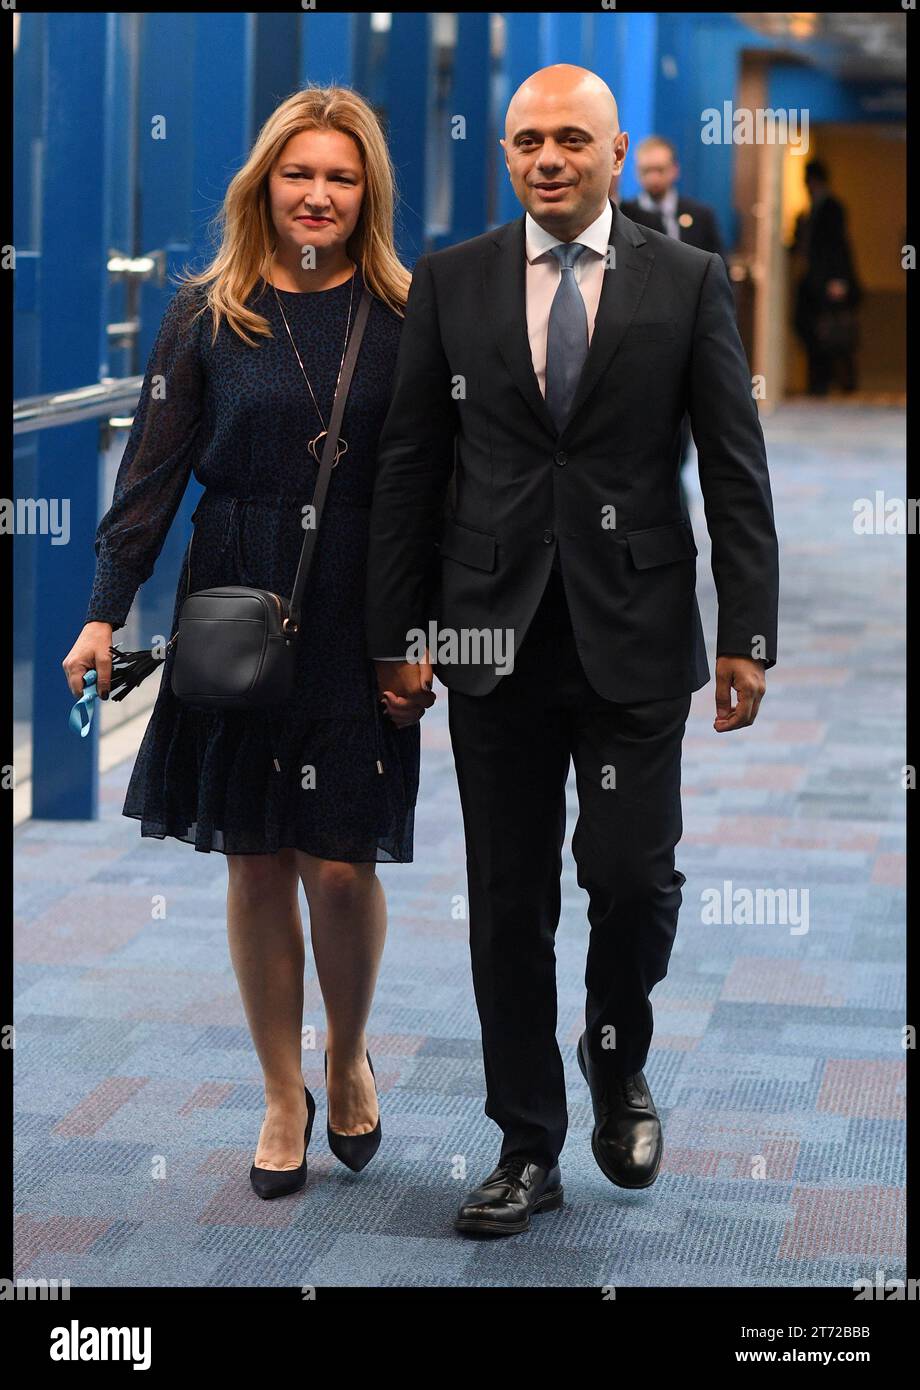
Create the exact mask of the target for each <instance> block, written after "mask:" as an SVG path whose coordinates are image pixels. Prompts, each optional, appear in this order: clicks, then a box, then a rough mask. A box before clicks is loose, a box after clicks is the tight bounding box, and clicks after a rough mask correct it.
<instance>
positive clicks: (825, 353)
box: [792, 193, 863, 396]
mask: <svg viewBox="0 0 920 1390" xmlns="http://www.w3.org/2000/svg"><path fill="white" fill-rule="evenodd" d="M792 249H793V250H794V251H798V252H800V253H801V254H802V257H803V259H804V261H805V273H804V275H803V276H802V278H801V279H800V280H799V283H798V285H797V286H796V291H795V328H796V331H797V332H798V334H799V337H800V338H801V339H802V342H803V344H804V346H805V350H806V352H807V354H808V390H809V393H810V394H811V395H816V396H823V395H826V394H827V391H828V388H829V387H830V385H831V382H832V380H833V377H834V369H835V366H838V365H839V367H840V368H841V376H842V379H843V385H844V387H845V389H847V390H850V391H852V390H855V388H856V366H855V361H854V351H855V348H856V343H857V336H858V335H857V325H856V320H855V316H854V313H853V311H854V310H855V309H856V308H857V306H858V305H859V304H860V302H861V301H862V297H863V294H862V286H861V285H860V282H859V277H858V275H857V273H856V267H855V265H854V262H853V254H852V251H851V249H850V239H849V237H848V235H847V228H846V210H845V209H844V206H843V204H842V203H841V202H840V200H839V198H835V197H834V195H833V194H832V193H824V194H822V195H821V196H820V197H816V198H815V199H814V201H813V203H812V206H811V208H810V210H809V211H808V212H802V213H799V216H798V217H797V218H796V223H795V234H794V239H793V245H792ZM832 280H842V281H843V282H844V283H845V284H846V293H845V294H844V295H843V297H842V298H840V299H836V300H833V301H831V300H829V299H828V294H827V286H828V282H829V281H832ZM835 320H839V321H840V322H841V323H843V322H845V324H846V327H845V328H843V329H842V332H841V329H840V328H838V329H837V331H836V333H835V334H834V336H832V337H830V338H828V327H829V325H833V324H834V321H835ZM828 321H829V323H828Z"/></svg>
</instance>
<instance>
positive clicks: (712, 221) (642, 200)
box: [620, 135, 725, 520]
mask: <svg viewBox="0 0 920 1390" xmlns="http://www.w3.org/2000/svg"><path fill="white" fill-rule="evenodd" d="M635 160H636V176H637V177H638V179H639V182H640V184H641V185H642V192H641V193H640V194H639V196H638V198H625V199H624V200H623V202H622V203H621V204H620V209H621V211H622V212H624V213H625V214H626V216H627V217H629V218H630V219H631V220H632V221H633V222H637V223H638V224H639V226H640V227H651V228H652V229H653V230H654V231H656V232H662V233H663V234H664V235H665V236H670V237H674V239H675V241H683V242H685V243H686V245H687V246H698V247H699V248H700V250H701V251H713V252H715V254H716V255H717V256H721V257H722V259H723V261H724V260H725V248H724V247H723V245H722V238H721V237H720V236H719V227H718V223H717V222H716V215H715V212H714V211H713V209H712V208H711V207H710V206H709V205H708V203H701V202H700V201H699V199H698V198H688V197H687V196H686V194H684V193H679V192H678V190H677V180H678V179H679V178H680V165H679V163H678V162H677V146H676V145H675V144H674V143H673V141H671V140H668V139H666V138H665V137H664V136H663V135H648V136H646V138H645V139H644V140H640V141H639V144H638V145H637V146H636V154H635ZM689 453H690V422H689V420H688V419H687V416H686V415H685V416H684V418H683V422H682V424H681V433H680V466H681V469H683V466H684V464H685V463H686V461H687V458H688V456H689ZM680 509H681V511H682V513H683V515H684V516H685V517H687V519H688V520H689V518H690V503H689V499H688V497H687V493H686V489H685V487H684V483H683V478H681V485H680Z"/></svg>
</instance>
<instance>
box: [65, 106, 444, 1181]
mask: <svg viewBox="0 0 920 1390" xmlns="http://www.w3.org/2000/svg"><path fill="white" fill-rule="evenodd" d="M392 216H393V179H392V168H391V165H390V161H389V157H388V154H387V150H386V145H385V142H384V138H383V134H382V131H381V129H380V126H379V123H378V121H377V118H376V116H375V115H374V113H373V111H372V110H371V108H370V107H369V106H367V104H366V103H365V102H364V101H363V100H362V99H361V98H360V97H359V96H357V95H356V94H355V93H354V92H351V91H349V90H347V89H342V88H334V89H325V90H323V89H316V88H311V89H307V90H305V91H302V92H298V93H296V94H295V95H294V96H293V97H290V98H289V99H287V100H286V101H285V102H284V103H282V105H281V106H279V107H278V109H277V110H276V111H275V112H274V114H273V115H272V116H271V117H270V118H269V120H268V121H267V122H266V124H265V126H264V127H263V129H262V131H261V133H260V135H259V137H258V139H257V141H256V144H255V145H254V147H253V150H252V152H251V154H250V157H249V160H248V162H247V163H246V165H245V166H244V167H243V168H242V169H241V170H240V172H239V173H238V174H237V175H236V176H235V178H234V179H233V181H232V183H231V184H230V187H229V189H228V191H227V195H226V198H225V202H224V209H223V223H224V234H223V240H222V244H221V246H220V250H219V252H218V254H217V255H216V257H215V258H214V260H213V262H212V263H211V265H210V266H209V267H208V268H207V270H206V271H204V272H202V273H201V274H200V275H197V276H190V277H188V278H187V279H186V280H185V282H184V283H183V284H182V285H181V287H180V288H179V289H178V291H177V292H176V294H175V295H174V297H173V298H172V299H171V301H170V303H169V304H168V306H167V309H166V312H165V314H164V317H163V320H162V323H161V326H160V330H159V333H158V336H157V339H156V343H155V345H154V348H153V350H152V353H151V355H150V359H149V362H148V365H147V371H146V375H145V378H144V384H143V389H142V391H141V396H140V400H139V403H138V407H137V411H136V414H135V419H134V423H133V426H132V430H131V434H130V437H129V440H128V444H127V447H126V450H125V454H124V458H123V460H122V462H121V465H120V468H119V472H118V477H117V481H116V485H115V492H114V497H113V501H112V505H111V508H110V510H109V511H108V512H107V513H106V515H105V516H104V517H103V519H102V521H101V522H100V524H99V529H98V531H97V535H96V555H97V564H96V574H95V581H94V585H93V591H92V595H91V598H90V601H89V605H88V608H87V612H86V622H87V626H86V627H85V628H84V630H83V632H82V633H81V635H80V638H79V639H78V641H77V643H76V644H75V646H74V648H73V650H72V652H71V653H70V654H69V656H68V658H67V659H66V660H65V662H64V663H63V664H64V666H65V670H66V671H67V675H68V679H69V681H70V684H71V688H72V689H73V690H74V691H75V693H77V694H79V693H80V692H81V689H82V673H83V672H84V671H86V670H88V669H90V668H92V667H95V668H96V670H97V671H98V681H99V689H100V693H103V694H106V693H107V691H108V685H109V679H110V673H111V666H110V661H109V657H108V646H109V643H110V641H111V633H112V631H114V630H117V629H118V628H120V627H122V626H123V625H124V623H125V621H126V618H127V614H128V611H129V609H130V607H131V603H132V601H133V598H134V595H135V592H136V590H137V588H138V586H139V585H140V584H141V583H142V582H143V581H144V580H145V579H146V578H148V577H149V575H150V573H151V572H152V570H153V566H154V562H155V560H156V557H157V556H158V554H159V553H160V550H161V548H162V545H163V541H164V538H165V536H166V533H167V531H168V529H169V526H170V524H171V522H172V520H173V518H174V516H175V514H176V511H177V508H178V506H179V503H180V501H181V499H182V496H183V494H184V492H185V489H186V486H187V484H188V481H189V478H190V476H191V474H192V473H194V475H195V477H196V478H197V479H198V481H199V482H200V483H202V484H203V485H204V488H205V491H204V493H203V495H202V497H201V500H200V501H199V503H198V505H197V507H196V509H195V512H194V514H193V518H192V520H193V522H194V533H193V536H192V540H191V542H190V545H189V547H188V548H187V550H186V554H185V560H184V562H183V566H182V571H181V574H180V577H179V582H178V586H177V591H176V602H175V611H174V615H173V626H172V629H171V631H172V632H175V631H176V628H177V624H178V613H179V608H180V606H181V603H182V600H183V599H184V597H185V593H186V589H187V586H188V585H189V567H190V570H191V574H190V588H191V590H192V591H194V590H195V589H205V588H210V587H211V586H214V585H221V584H245V585H253V586H256V587H258V588H264V589H270V590H273V591H275V592H277V593H280V594H283V595H285V596H289V595H290V593H291V590H292V588H293V583H294V576H295V573H296V569H297V562H298V558H299V555H300V550H301V546H302V544H303V537H304V530H303V518H304V508H305V507H307V506H308V505H309V503H310V501H311V498H312V496H313V490H314V487H315V483H316V478H317V475H318V471H319V466H318V463H317V460H316V458H315V457H314V455H313V453H312V452H311V449H310V442H311V440H314V439H315V438H316V436H317V435H318V434H319V433H320V432H321V431H322V430H323V428H324V427H325V426H326V425H327V424H328V423H329V418H330V415H331V411H332V401H333V395H334V392H335V385H336V380H337V376H338V373H339V371H340V367H341V362H342V358H343V356H344V351H345V344H346V338H347V334H348V333H350V330H351V327H352V326H353V324H354V319H355V315H356V313H357V309H358V304H359V302H360V297H361V292H362V289H363V287H364V285H365V284H366V285H367V286H368V288H369V289H370V290H371V292H372V294H373V299H372V303H371V309H370V314H369V316H368V320H367V324H366V328H365V334H364V338H363V341H362V343H361V347H360V351H359V354H358V358H357V362H356V365H355V372H354V378H353V381H352V385H351V389H350V391H349V395H348V399H347V405H346V408H345V414H344V419H343V422H342V428H341V431H340V439H341V440H342V441H343V443H344V446H345V447H344V448H343V447H342V446H340V449H341V452H340V456H339V461H338V463H337V464H336V466H335V468H334V469H333V471H332V475H331V479H330V484H329V490H328V493H327V496H326V501H325V505H324V510H323V514H322V519H321V522H320V526H319V534H318V537H317V543H316V549H315V551H314V557H313V563H312V566H311V569H310V572H309V576H308V580H307V587H306V591H305V594H304V600H303V605H302V620H301V629H300V637H299V639H298V655H297V662H298V666H297V676H296V680H295V691H294V694H293V695H292V697H291V698H290V699H289V700H288V701H286V702H285V703H284V704H283V705H280V706H276V707H274V708H272V709H267V710H235V711H226V712H211V711H207V710H198V709H195V708H193V707H191V706H188V705H186V704H184V703H183V702H182V701H180V700H178V699H177V698H176V697H175V696H174V695H173V693H172V690H171V685H170V670H171V659H172V655H173V649H169V650H168V652H167V655H166V659H165V663H164V667H163V673H162V678H161V683H160V688H159V692H158V695H157V699H156V703H155V705H154V708H153V712H152V715H151V718H150V722H149V724H148V726H147V730H146V733H145V735H144V738H143V741H142V743H141V746H140V750H139V752H138V755H137V760H136V762H135V764H134V769H133V772H132V775H131V779H130V783H129V786H128V791H127V795H126V798H125V803H124V809H123V814H124V815H126V816H130V817H133V818H135V819H136V820H138V821H139V822H140V833H141V835H143V836H155V837H157V838H160V839H162V838H164V837H165V836H170V837H174V838H176V839H179V840H183V841H185V842H187V843H188V844H191V845H193V846H194V847H195V849H196V850H200V851H203V852H209V851H211V850H217V851H219V852H220V853H222V854H225V855H226V856H227V861H228V876H229V883H228V895H227V917H228V933H229V942H230V953H231V957H232V960H233V965H234V969H235V971H236V974H237V978H238V981H239V984H240V989H241V994H242V998H243V1004H244V1007H245V1011H246V1014H247V1018H248V1020H249V1024H250V1028H251V1030H252V1035H253V1041H254V1044H255V1047H256V1050H257V1052H258V1055H259V1059H260V1061H261V1064H262V1068H263V1072H264V1076H265V1097H266V1118H265V1122H264V1124H263V1126H262V1131H261V1134H260V1137H259V1144H258V1147H257V1150H256V1155H255V1167H257V1168H258V1169H259V1170H260V1173H259V1174H258V1175H254V1177H253V1186H254V1188H255V1189H256V1191H258V1192H259V1194H260V1195H262V1196H274V1195H281V1194H282V1193H283V1192H284V1191H292V1190H295V1189H296V1187H297V1186H302V1184H303V1180H304V1179H305V1177H306V1146H305V1135H306V1137H307V1138H308V1137H309V1136H308V1131H309V1129H310V1128H312V1119H313V1114H312V1105H313V1098H312V1096H311V1095H310V1093H309V1091H308V1090H306V1088H305V1087H304V1083H303V1077H302V1074H301V1033H302V1013H303V971H304V939H303V928H302V922H301V918H300V910H299V905H298V891H299V884H300V882H302V883H303V885H304V890H305V894H306V897H307V901H308V905H309V910H310V929H311V938H312V944H313V951H314V957H315V961H316V969H317V975H318V978H319V983H320V987H321V989H322V992H323V998H324V1003H325V1008H326V1019H327V1038H326V1051H327V1060H328V1077H327V1097H328V1107H329V1114H328V1122H329V1124H330V1126H331V1129H332V1131H333V1132H334V1133H335V1134H336V1135H337V1136H343V1135H344V1136H351V1137H352V1138H351V1147H350V1148H349V1147H348V1145H347V1144H342V1143H341V1141H340V1140H336V1141H333V1140H330V1142H332V1143H333V1147H334V1149H336V1151H340V1153H339V1156H340V1157H343V1161H345V1162H347V1163H348V1164H349V1166H352V1167H359V1166H363V1164H364V1162H366V1161H367V1159H368V1158H369V1157H370V1156H372V1153H373V1151H374V1148H375V1147H376V1144H377V1143H379V1134H380V1124H379V1112H378V1107H377V1098H376V1090H375V1085H374V1079H373V1075H372V1070H371V1063H370V1057H369V1055H368V1053H367V1048H366V1038H365V1032H364V1029H365V1024H366V1021H367V1018H368V1015H369V1012H370V1007H371V1003H372V999H373V991H374V984H375V980H376V975H377V970H378V966H379V961H380V956H381V953H382V950H383V943H384V938H385V932H386V903H385V899H384V894H383V889H382V885H381V883H380V881H379V879H378V878H377V876H376V871H375V866H376V864H377V863H379V862H390V863H393V862H395V863H408V862H410V861H411V859H412V847H413V820H414V810H415V801H416V796H417V792H418V780H419V745H420V739H419V722H418V721H419V719H420V717H421V715H422V714H423V713H424V706H425V705H427V704H430V703H431V702H432V700H433V698H434V696H433V695H431V694H428V695H427V696H425V697H423V703H418V704H414V705H413V704H411V703H410V702H407V701H400V700H397V699H396V698H395V697H393V698H389V697H388V698H387V699H386V700H385V702H384V705H381V702H380V696H379V693H378V689H377V684H378V682H377V677H378V674H380V675H381V676H382V677H383V676H384V675H385V673H386V671H387V669H388V668H387V667H386V666H380V667H378V668H377V669H375V663H374V661H373V660H372V659H371V655H370V654H368V652H367V650H366V644H365V634H364V591H365V579H366V552H367V538H368V520H369V510H370V504H371V499H372V494H373V487H374V475H375V462H376V445H377V439H378V436H379V434H380V430H381V427H382V425H383V421H384V417H385V415H386V412H387V407H388V404H389V394H390V385H391V378H392V373H393V369H394V365H395V361H396V354H397V349H398V345H399V335H400V327H401V322H402V313H403V309H404V305H405V302H406V298H407V295H408V287H409V283H410V277H409V274H408V272H407V271H406V270H405V267H403V266H402V265H401V264H400V262H399V261H398V259H397V257H396V254H395V251H394V249H393V240H392ZM309 248H312V252H311V250H310V249H309ZM311 257H312V259H311ZM305 262H306V263H307V266H306V268H305ZM215 323H216V324H217V331H216V336H215V333H214V325H215ZM264 324H267V326H268V329H270V336H268V335H267V334H266V332H265V331H264V329H263V328H262V325H264ZM260 330H261V331H260ZM292 340H293V341H292ZM295 348H296V351H295ZM298 355H299V359H300V360H299V361H298ZM314 447H315V449H316V453H320V452H321V447H322V440H320V441H319V443H318V444H317V445H315V446H314ZM372 655H373V656H374V657H379V656H381V655H382V656H386V657H390V656H391V655H393V654H390V653H382V654H381V653H373V654H372ZM422 675H423V678H427V680H428V681H429V683H430V669H427V670H426V668H423V672H422ZM385 685H386V682H385V680H383V686H384V687H385ZM353 1136H365V1137H364V1139H362V1140H356V1139H355V1138H354V1137H353ZM282 1175H284V1176H282ZM257 1179H258V1180H257Z"/></svg>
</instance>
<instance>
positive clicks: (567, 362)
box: [546, 241, 588, 433]
mask: <svg viewBox="0 0 920 1390" xmlns="http://www.w3.org/2000/svg"><path fill="white" fill-rule="evenodd" d="M551 249H552V254H553V255H554V256H555V257H556V259H557V260H558V261H559V264H560V265H561V267H562V273H561V275H560V277H559V288H558V289H557V290H556V294H555V296H554V298H553V303H552V308H551V309H550V311H549V328H548V330H547V334H546V404H547V407H548V409H549V413H550V414H551V415H552V417H553V419H554V421H555V422H556V428H557V429H558V430H559V431H560V433H561V431H562V427H563V425H564V424H565V421H566V418H567V417H568V413H569V408H570V407H571V404H572V401H573V399H574V396H575V388H576V386H577V385H578V378H579V377H580V376H581V369H582V367H583V366H584V361H585V358H586V357H587V355H588V314H587V311H586V309H585V301H584V300H583V299H582V297H581V290H580V289H579V288H578V285H577V284H576V283H575V262H576V261H577V260H578V257H579V256H580V255H581V253H582V251H584V250H585V247H584V246H583V245H582V244H581V242H580V241H568V242H561V243H560V244H559V245H558V246H554V247H552V248H551Z"/></svg>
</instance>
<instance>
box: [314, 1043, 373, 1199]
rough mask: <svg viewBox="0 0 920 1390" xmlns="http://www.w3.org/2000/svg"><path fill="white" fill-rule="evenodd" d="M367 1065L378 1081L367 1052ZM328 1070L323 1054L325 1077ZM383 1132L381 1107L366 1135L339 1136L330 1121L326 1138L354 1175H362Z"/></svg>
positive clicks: (327, 1122) (327, 1121) (327, 1125)
mask: <svg viewBox="0 0 920 1390" xmlns="http://www.w3.org/2000/svg"><path fill="white" fill-rule="evenodd" d="M365 1055H366V1057H367V1065H368V1066H369V1067H370V1069H371V1076H373V1077H374V1078H375V1079H376V1073H375V1071H374V1064H373V1062H372V1061H371V1054H370V1053H369V1052H367V1053H366V1054H365ZM327 1068H328V1058H327V1056H326V1053H325V1052H324V1053H323V1075H324V1076H325V1074H326V1071H327ZM382 1133H383V1131H382V1129H381V1127H380V1106H379V1104H378V1106H377V1123H376V1124H375V1125H374V1128H373V1129H369V1130H368V1131H367V1132H366V1133H365V1134H339V1132H338V1130H335V1129H332V1127H331V1126H330V1124H329V1120H328V1119H327V1120H326V1138H327V1139H328V1140H329V1147H330V1149H331V1150H332V1152H333V1153H334V1154H335V1156H336V1158H338V1159H340V1160H341V1162H342V1163H344V1164H345V1167H346V1168H350V1169H351V1171H352V1172H353V1173H360V1171H361V1169H362V1168H365V1167H366V1166H367V1165H368V1163H370V1161H371V1159H372V1158H373V1157H374V1154H375V1153H376V1152H377V1150H378V1149H379V1148H380V1139H381V1135H382Z"/></svg>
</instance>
